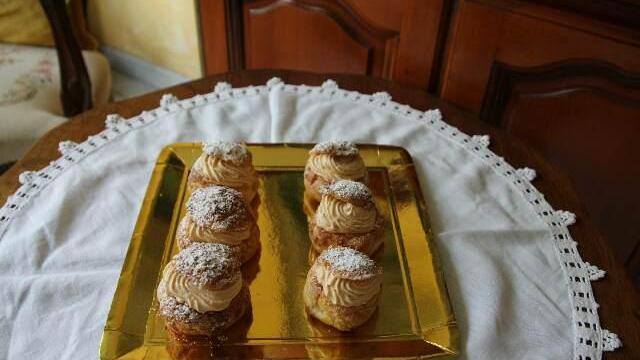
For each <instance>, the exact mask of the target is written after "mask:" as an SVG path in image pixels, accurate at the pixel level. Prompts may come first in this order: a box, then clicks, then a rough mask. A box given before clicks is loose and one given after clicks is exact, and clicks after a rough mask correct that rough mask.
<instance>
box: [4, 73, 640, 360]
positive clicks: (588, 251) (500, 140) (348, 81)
mask: <svg viewBox="0 0 640 360" xmlns="http://www.w3.org/2000/svg"><path fill="white" fill-rule="evenodd" d="M273 76H277V77H280V78H282V79H283V80H284V81H286V82H287V83H292V84H302V83H304V84H310V85H317V84H321V83H322V82H323V81H324V80H325V79H327V78H329V77H330V78H333V79H335V80H336V81H337V82H338V83H339V84H340V86H341V87H343V88H346V89H352V90H357V91H360V92H365V93H373V92H377V91H387V92H389V93H390V94H391V95H392V96H393V98H394V99H395V100H396V101H399V102H401V103H405V104H408V105H411V106H413V107H415V108H417V109H423V110H424V109H430V108H439V109H441V111H442V113H443V114H444V116H445V118H446V119H447V121H448V122H449V123H450V124H451V125H453V126H456V127H458V128H460V129H461V130H462V131H465V132H467V133H469V134H489V135H491V149H492V150H493V151H495V152H496V153H497V154H499V155H501V156H504V157H505V158H506V160H507V161H509V162H510V163H511V164H512V165H514V166H516V167H524V166H529V167H532V168H535V169H536V170H537V172H538V177H537V178H536V180H535V181H534V184H535V186H536V187H537V188H538V189H540V191H542V192H543V193H544V194H545V195H546V198H547V200H548V201H549V203H550V204H551V205H552V206H553V207H555V208H556V209H566V210H569V211H572V212H574V213H575V214H576V215H577V216H578V222H577V223H576V224H575V225H573V226H571V227H570V231H571V233H572V235H573V237H574V239H575V240H576V241H577V242H578V243H579V247H580V251H581V254H582V255H583V256H584V259H585V260H587V261H589V262H591V263H593V264H596V265H598V266H599V267H601V268H603V269H605V270H606V271H607V273H608V274H607V277H606V278H605V279H603V280H600V281H596V282H594V283H593V288H594V292H595V295H596V297H597V299H598V302H599V303H600V304H601V305H602V307H601V308H600V318H601V322H602V325H603V326H605V327H606V328H608V329H610V330H612V331H614V332H616V333H617V334H619V335H620V337H621V339H622V341H623V342H624V348H622V349H621V350H618V351H615V352H613V353H607V354H606V356H605V358H606V359H629V358H633V357H634V356H636V355H637V354H640V321H638V317H639V316H640V295H639V294H638V290H637V289H636V288H635V287H634V286H633V284H632V282H631V280H630V278H629V277H628V275H627V274H626V273H625V271H624V269H623V267H622V265H621V264H620V263H619V262H618V261H617V260H616V259H615V256H614V255H613V252H612V251H611V249H610V247H609V246H608V245H607V243H606V241H605V240H604V239H603V238H602V237H601V236H600V235H599V232H598V231H597V229H596V227H595V226H594V225H593V224H592V223H591V222H590V221H589V220H588V216H587V214H586V212H585V210H584V208H583V205H582V203H581V201H580V200H579V197H578V196H577V194H576V192H575V191H574V189H573V187H572V185H571V182H570V181H569V180H568V179H567V178H566V177H565V176H564V175H563V172H562V171H560V170H558V169H557V168H556V167H555V166H553V165H552V164H550V163H549V162H547V161H545V160H544V158H543V157H542V156H541V155H540V154H539V153H538V152H536V151H535V150H532V149H531V148H530V147H528V146H526V145H524V144H523V142H521V141H520V140H518V139H516V138H515V137H513V136H511V135H508V134H507V133H505V132H504V131H502V130H500V129H496V128H495V127H493V126H491V125H489V124H487V123H486V122H482V121H479V120H478V119H477V118H476V117H475V116H473V115H471V114H470V113H468V112H466V111H463V110H460V109H459V108H457V107H454V106H452V105H450V104H449V103H446V102H444V101H442V100H440V99H438V98H436V97H434V96H431V95H429V94H427V93H426V92H425V91H423V90H421V89H419V88H415V87H408V86H403V85H400V84H397V83H394V82H389V81H385V80H380V79H372V78H369V77H364V76H354V75H336V74H333V75H314V74H309V73H300V72H292V71H267V70H265V71H244V72H236V73H229V74H223V75H218V76H212V77H208V78H205V79H201V80H197V81H194V82H191V83H187V84H183V85H179V86H176V87H173V88H169V89H165V90H161V91H158V92H155V93H151V94H148V95H144V96H141V97H138V98H134V99H129V100H126V101H122V102H117V103H111V104H107V105H104V106H100V107H98V108H96V109H93V110H90V111H87V112H85V113H83V114H80V115H78V116H76V117H74V118H72V119H71V120H70V121H69V122H67V123H65V124H64V125H62V126H60V127H58V128H55V129H53V130H52V131H50V132H49V133H48V134H46V135H45V136H44V137H43V138H42V139H40V141H39V142H38V143H37V144H36V145H35V146H34V147H33V148H32V149H31V150H30V151H29V153H28V154H27V155H26V156H25V157H24V158H23V159H21V160H20V161H19V162H18V163H17V164H16V165H15V166H14V167H13V168H11V169H10V170H9V171H7V173H5V174H4V175H3V176H0V204H1V203H4V202H5V201H6V198H7V197H8V196H9V195H10V194H12V193H13V191H14V190H15V189H16V188H17V187H18V175H19V174H20V173H21V172H22V171H25V170H36V169H39V168H41V167H43V166H45V165H47V164H49V162H50V161H51V160H53V159H55V158H57V157H58V156H59V153H58V143H59V142H60V141H63V140H72V141H76V142H81V141H83V140H85V139H86V138H87V136H89V135H92V134H95V133H97V132H99V131H101V130H102V129H104V119H105V116H106V115H107V114H112V113H118V114H121V115H122V116H125V117H131V116H134V115H137V114H139V113H140V112H141V111H142V110H146V109H151V108H154V107H157V106H158V102H159V100H160V97H161V96H162V94H163V93H166V92H171V93H173V94H175V95H176V96H178V97H179V98H186V97H191V96H194V95H196V94H201V93H206V92H209V91H211V89H212V88H213V86H214V85H215V83H216V82H218V81H227V82H229V83H231V84H233V85H234V86H246V85H250V84H263V83H265V82H266V81H267V80H268V79H270V78H271V77H273Z"/></svg>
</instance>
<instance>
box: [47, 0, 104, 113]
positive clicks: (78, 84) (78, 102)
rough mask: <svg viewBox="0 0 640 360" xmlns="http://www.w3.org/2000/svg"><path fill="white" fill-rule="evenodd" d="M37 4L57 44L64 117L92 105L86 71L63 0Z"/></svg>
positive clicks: (48, 0) (51, 0) (89, 82)
mask: <svg viewBox="0 0 640 360" xmlns="http://www.w3.org/2000/svg"><path fill="white" fill-rule="evenodd" d="M40 4H41V5H42V8H43V9H44V11H45V14H46V15H47V18H48V20H49V24H50V25H51V31H52V33H53V38H54V40H55V43H56V51H57V54H58V62H59V64H60V85H61V89H60V99H61V101H62V109H63V111H64V115H65V116H74V115H77V114H79V113H81V112H83V111H85V110H88V109H90V108H91V107H92V106H93V100H92V96H91V81H90V80H89V73H88V72H87V67H86V65H85V63H84V59H83V58H82V50H81V49H80V46H79V45H78V41H77V40H76V38H75V35H74V34H73V30H72V28H71V22H70V21H69V16H68V14H67V7H66V2H65V0H40Z"/></svg>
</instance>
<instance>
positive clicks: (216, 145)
mask: <svg viewBox="0 0 640 360" xmlns="http://www.w3.org/2000/svg"><path fill="white" fill-rule="evenodd" d="M202 150H203V151H204V152H205V153H206V154H207V155H209V156H217V157H220V158H221V159H222V160H224V161H229V162H232V163H234V164H238V165H240V164H242V163H244V161H245V160H246V159H247V156H249V150H248V149H247V147H246V146H245V145H244V144H239V143H234V142H226V141H214V142H210V143H207V142H203V143H202Z"/></svg>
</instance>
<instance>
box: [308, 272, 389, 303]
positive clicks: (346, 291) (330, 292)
mask: <svg viewBox="0 0 640 360" xmlns="http://www.w3.org/2000/svg"><path fill="white" fill-rule="evenodd" d="M315 275H316V279H317V280H318V283H319V284H320V286H321V287H322V294H323V295H324V296H325V297H326V298H327V299H329V301H330V302H331V303H332V304H334V305H340V306H359V305H364V304H366V303H368V302H369V300H371V298H373V297H374V296H376V294H378V292H380V277H379V276H374V277H372V278H370V279H365V280H349V279H344V278H341V277H338V276H336V275H334V274H332V273H331V272H330V271H329V270H328V269H327V268H326V267H325V266H324V265H323V264H320V263H317V264H316V265H315Z"/></svg>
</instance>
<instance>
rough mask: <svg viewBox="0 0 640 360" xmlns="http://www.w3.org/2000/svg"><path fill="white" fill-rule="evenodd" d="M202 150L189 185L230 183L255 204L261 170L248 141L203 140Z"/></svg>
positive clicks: (192, 171) (248, 202)
mask: <svg viewBox="0 0 640 360" xmlns="http://www.w3.org/2000/svg"><path fill="white" fill-rule="evenodd" d="M202 150H203V153H202V155H200V157H198V159H197V160H196V162H195V163H194V164H193V167H192V168H191V173H189V179H188V183H189V186H190V187H191V188H192V189H195V188H200V187H207V186H211V185H223V186H227V187H230V188H233V189H236V190H238V191H239V192H241V193H242V195H243V197H244V199H245V200H246V202H247V204H251V203H252V201H253V200H254V198H255V196H256V194H257V192H258V173H257V172H256V170H255V169H254V167H253V162H252V156H251V152H250V151H249V149H247V147H246V146H245V145H244V144H239V143H232V142H224V141H217V142H212V143H203V145H202Z"/></svg>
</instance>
